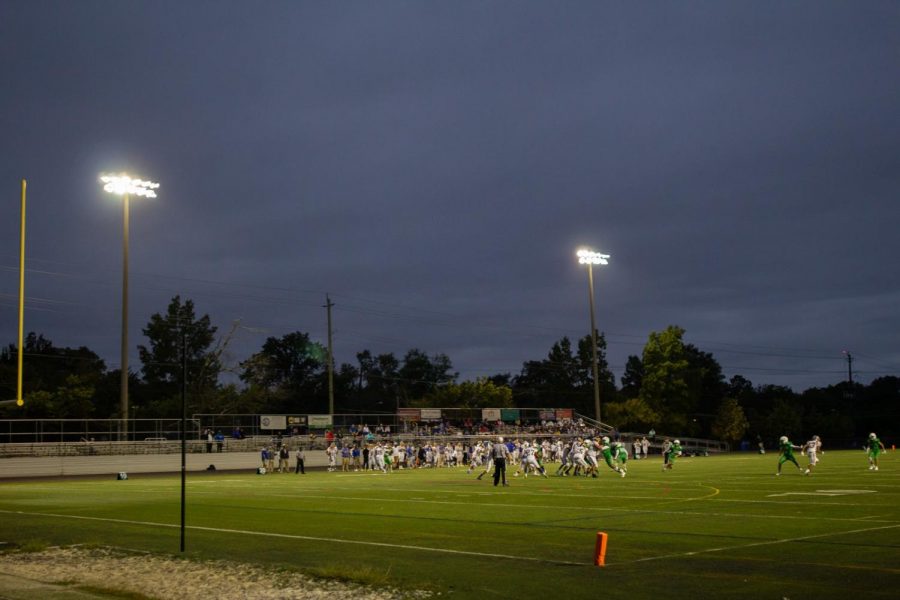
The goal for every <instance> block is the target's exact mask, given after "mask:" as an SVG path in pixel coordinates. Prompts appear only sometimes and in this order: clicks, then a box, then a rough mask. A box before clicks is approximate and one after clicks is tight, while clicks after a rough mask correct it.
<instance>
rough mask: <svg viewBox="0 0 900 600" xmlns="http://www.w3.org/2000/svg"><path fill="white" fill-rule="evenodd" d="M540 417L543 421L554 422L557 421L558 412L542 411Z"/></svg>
mask: <svg viewBox="0 0 900 600" xmlns="http://www.w3.org/2000/svg"><path fill="white" fill-rule="evenodd" d="M539 416H540V419H541V421H553V420H554V419H556V412H555V411H552V410H542V411H541V412H540V415H539Z"/></svg>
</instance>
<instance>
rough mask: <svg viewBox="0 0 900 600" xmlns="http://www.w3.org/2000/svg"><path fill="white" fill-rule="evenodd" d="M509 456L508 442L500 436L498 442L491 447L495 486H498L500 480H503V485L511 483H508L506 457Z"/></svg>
mask: <svg viewBox="0 0 900 600" xmlns="http://www.w3.org/2000/svg"><path fill="white" fill-rule="evenodd" d="M507 457H509V449H508V448H507V447H506V444H504V443H503V438H502V437H498V438H497V443H495V444H494V446H493V447H492V448H491V458H492V459H494V486H495V487H496V486H497V484H498V483H500V480H501V479H502V480H503V485H509V484H508V483H506V459H507Z"/></svg>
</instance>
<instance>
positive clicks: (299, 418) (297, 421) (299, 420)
mask: <svg viewBox="0 0 900 600" xmlns="http://www.w3.org/2000/svg"><path fill="white" fill-rule="evenodd" d="M288 425H306V415H294V416H292V417H288Z"/></svg>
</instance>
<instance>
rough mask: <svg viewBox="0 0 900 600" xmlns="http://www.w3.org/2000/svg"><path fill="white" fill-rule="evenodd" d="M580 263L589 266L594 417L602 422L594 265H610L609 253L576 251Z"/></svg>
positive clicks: (583, 249) (585, 250) (586, 250)
mask: <svg viewBox="0 0 900 600" xmlns="http://www.w3.org/2000/svg"><path fill="white" fill-rule="evenodd" d="M576 256H578V263H579V264H582V265H587V267H588V300H589V304H590V309H591V371H592V373H593V376H594V418H595V419H596V420H597V422H598V423H599V422H600V375H599V367H598V362H597V325H596V322H595V321H594V265H608V264H609V254H600V253H599V252H594V251H593V250H588V249H587V248H582V249H580V250H578V252H576Z"/></svg>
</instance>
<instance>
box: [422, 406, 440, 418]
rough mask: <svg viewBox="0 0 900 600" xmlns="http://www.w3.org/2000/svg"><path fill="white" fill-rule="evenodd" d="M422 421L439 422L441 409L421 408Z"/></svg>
mask: <svg viewBox="0 0 900 600" xmlns="http://www.w3.org/2000/svg"><path fill="white" fill-rule="evenodd" d="M422 420H423V421H440V420H441V409H439V408H423V409H422Z"/></svg>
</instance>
